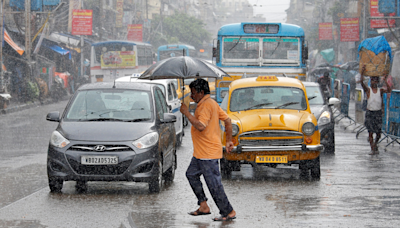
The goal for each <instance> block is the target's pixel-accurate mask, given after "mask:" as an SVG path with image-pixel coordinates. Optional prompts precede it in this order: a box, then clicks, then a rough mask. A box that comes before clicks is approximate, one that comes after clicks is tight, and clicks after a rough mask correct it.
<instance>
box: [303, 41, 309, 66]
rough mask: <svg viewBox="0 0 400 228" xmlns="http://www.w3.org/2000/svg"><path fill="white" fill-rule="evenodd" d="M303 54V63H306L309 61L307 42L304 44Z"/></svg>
mask: <svg viewBox="0 0 400 228" xmlns="http://www.w3.org/2000/svg"><path fill="white" fill-rule="evenodd" d="M302 54H303V56H302V57H303V58H302V59H303V62H305V60H307V59H308V42H307V41H305V42H304V43H303V51H302Z"/></svg>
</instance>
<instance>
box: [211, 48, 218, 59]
mask: <svg viewBox="0 0 400 228" xmlns="http://www.w3.org/2000/svg"><path fill="white" fill-rule="evenodd" d="M212 57H217V48H216V47H213V49H212Z"/></svg>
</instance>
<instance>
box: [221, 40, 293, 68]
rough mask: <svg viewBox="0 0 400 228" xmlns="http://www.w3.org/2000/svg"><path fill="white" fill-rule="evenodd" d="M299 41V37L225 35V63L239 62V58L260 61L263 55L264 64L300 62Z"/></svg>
mask: <svg viewBox="0 0 400 228" xmlns="http://www.w3.org/2000/svg"><path fill="white" fill-rule="evenodd" d="M299 42H300V41H299V39H298V38H279V37H268V38H262V37H251V38H242V37H225V38H224V39H223V52H222V56H223V59H224V62H225V63H229V62H234V63H238V60H240V61H241V62H247V63H251V62H254V63H258V60H259V58H260V57H261V58H262V61H263V63H264V64H265V63H270V62H274V63H278V62H291V63H296V64H300V55H299V53H300V50H299V47H300V45H299ZM270 60H275V61H270ZM276 60H278V61H276ZM279 60H281V61H279Z"/></svg>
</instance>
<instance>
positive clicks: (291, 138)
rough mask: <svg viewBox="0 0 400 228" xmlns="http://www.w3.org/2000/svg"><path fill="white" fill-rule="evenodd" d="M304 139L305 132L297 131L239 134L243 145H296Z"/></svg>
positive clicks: (240, 142)
mask: <svg viewBox="0 0 400 228" xmlns="http://www.w3.org/2000/svg"><path fill="white" fill-rule="evenodd" d="M303 140H304V139H303V134H302V133H301V132H297V131H251V132H245V133H243V134H241V135H239V144H240V145H242V146H295V145H301V144H302V143H303Z"/></svg>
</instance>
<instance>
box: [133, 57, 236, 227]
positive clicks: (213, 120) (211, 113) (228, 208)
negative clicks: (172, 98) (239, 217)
mask: <svg viewBox="0 0 400 228" xmlns="http://www.w3.org/2000/svg"><path fill="white" fill-rule="evenodd" d="M222 76H228V74H227V73H225V72H224V71H223V70H221V69H220V68H218V67H217V66H215V65H212V64H210V63H208V62H206V61H203V60H200V59H196V58H191V57H188V56H181V57H174V58H168V59H166V60H163V61H161V62H159V63H156V64H154V65H153V66H151V67H150V68H149V69H148V70H146V71H145V72H144V73H143V74H142V75H141V76H140V77H139V78H146V79H158V78H159V79H165V78H183V79H184V78H196V79H197V80H195V81H193V82H192V83H190V85H189V87H190V89H191V98H192V99H193V100H194V101H195V102H196V103H197V108H196V111H195V113H194V115H192V114H191V113H190V112H189V108H188V107H187V106H186V105H185V104H182V105H181V109H180V111H181V112H182V114H183V115H185V116H186V117H187V118H188V120H189V121H190V123H191V124H192V128H191V134H192V141H193V157H192V160H191V162H190V165H189V167H188V169H187V171H186V177H187V179H188V181H189V184H190V186H191V187H192V190H193V192H194V194H195V195H196V197H197V200H198V205H199V208H198V209H197V210H195V211H192V212H189V214H190V215H192V216H200V215H208V214H211V210H210V207H209V206H208V204H207V200H208V199H207V197H206V195H205V193H204V189H203V185H202V182H201V180H200V177H201V175H203V177H204V179H205V181H206V184H207V187H208V189H209V191H210V193H211V196H212V198H213V200H214V202H215V204H216V205H217V207H218V209H219V213H220V214H221V216H220V217H216V218H214V219H213V220H214V221H230V220H232V219H235V218H236V212H235V210H233V207H232V205H231V204H230V202H229V200H228V197H227V196H226V194H225V190H224V187H223V185H222V179H221V174H220V170H219V160H220V159H221V158H222V156H223V154H222V143H221V139H220V135H221V132H220V131H221V130H220V127H219V121H220V120H221V121H223V123H224V124H225V133H226V137H225V138H226V144H225V145H226V151H227V152H228V153H230V152H231V151H232V149H233V142H232V123H231V119H230V118H229V117H228V115H227V114H226V112H225V111H223V110H222V109H221V107H219V105H218V103H217V102H216V101H215V100H213V99H212V98H211V97H210V89H209V86H208V82H207V81H206V80H204V79H202V78H204V77H213V78H220V77H222Z"/></svg>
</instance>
